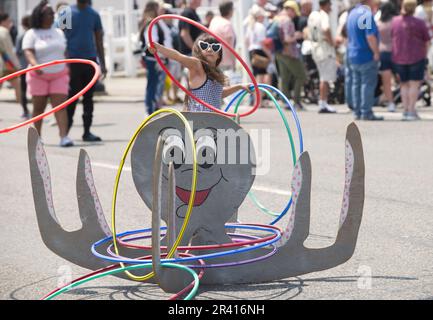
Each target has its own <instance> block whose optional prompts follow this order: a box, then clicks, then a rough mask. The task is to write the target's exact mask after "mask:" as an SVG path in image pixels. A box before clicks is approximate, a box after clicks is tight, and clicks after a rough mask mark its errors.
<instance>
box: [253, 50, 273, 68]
mask: <svg viewBox="0 0 433 320" xmlns="http://www.w3.org/2000/svg"><path fill="white" fill-rule="evenodd" d="M270 63H271V59H269V58H268V57H263V56H261V55H259V54H257V53H253V56H252V57H251V64H252V65H253V67H255V68H258V69H267V68H268V66H269V64H270Z"/></svg>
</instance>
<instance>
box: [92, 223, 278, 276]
mask: <svg viewBox="0 0 433 320" xmlns="http://www.w3.org/2000/svg"><path fill="white" fill-rule="evenodd" d="M226 228H232V229H237V228H239V229H248V230H259V231H269V232H273V233H276V234H277V237H275V238H274V239H272V240H268V241H265V242H263V243H260V244H256V245H254V246H249V247H246V248H240V249H232V250H227V251H223V252H215V253H209V254H203V255H198V256H194V257H189V258H171V256H169V255H167V258H166V259H161V262H164V263H166V262H169V263H177V262H187V261H195V260H199V259H203V260H205V259H212V258H219V257H224V256H228V255H232V254H237V253H242V252H248V251H252V250H255V249H259V248H263V247H266V246H268V245H271V244H273V243H276V242H277V241H278V240H279V239H280V238H281V230H280V229H279V228H277V227H275V226H269V225H258V224H244V225H241V224H233V225H226ZM144 231H145V232H149V231H152V228H148V229H144ZM125 234H128V235H130V234H131V232H127V233H122V234H119V235H116V236H115V237H112V236H108V237H105V238H104V239H101V240H99V241H97V242H95V243H94V244H93V245H92V248H91V251H92V253H93V255H94V256H96V257H98V258H101V259H103V260H106V261H110V262H114V263H127V264H143V262H151V261H150V260H149V261H147V260H143V259H129V258H124V257H123V258H122V257H120V256H119V253H118V251H117V252H116V255H117V256H119V258H117V257H116V258H115V257H112V256H107V255H104V254H101V253H99V252H98V251H97V250H96V248H98V247H99V246H101V245H103V244H105V243H107V242H109V241H112V239H114V238H117V237H121V236H124V235H125ZM113 244H114V242H113ZM236 263H239V262H236ZM149 278H150V277H149Z"/></svg>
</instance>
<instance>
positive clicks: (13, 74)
mask: <svg viewBox="0 0 433 320" xmlns="http://www.w3.org/2000/svg"><path fill="white" fill-rule="evenodd" d="M66 63H83V64H88V65H91V66H92V67H93V69H95V75H94V76H93V78H92V80H91V81H90V82H89V83H88V84H87V85H86V86H85V87H84V89H83V90H81V91H80V92H78V93H77V94H76V95H75V96H73V97H71V98H69V99H68V100H66V101H65V102H63V103H61V104H59V105H58V106H56V107H55V108H52V109H50V110H48V111H47V112H44V113H42V114H40V115H38V116H36V117H33V118H31V119H29V120H26V121H24V122H21V123H19V124H16V125H14V126H11V127H7V128H4V129H0V134H2V133H7V132H11V131H13V130H16V129H18V128H21V127H24V126H26V125H28V124H32V123H34V122H37V121H39V120H42V119H43V118H45V117H47V116H49V115H51V114H53V113H56V112H58V111H60V110H62V109H64V108H66V107H67V106H69V105H70V104H71V103H72V102H74V101H77V100H78V99H79V98H80V97H81V96H82V95H84V94H85V93H86V92H87V91H89V90H90V89H91V88H92V87H93V86H94V85H95V83H96V81H98V79H99V76H100V71H99V66H98V64H97V63H96V62H94V61H91V60H84V59H64V60H55V61H51V62H47V63H44V64H40V65H37V66H33V67H30V68H27V69H23V70H20V71H17V72H15V73H12V74H10V75H8V76H6V77H3V78H0V84H1V83H3V82H4V81H8V80H11V79H13V78H16V77H19V76H21V75H23V74H26V73H27V72H30V71H34V70H40V69H43V68H45V67H49V66H55V65H58V64H66Z"/></svg>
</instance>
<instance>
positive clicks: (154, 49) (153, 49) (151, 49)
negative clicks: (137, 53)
mask: <svg viewBox="0 0 433 320" xmlns="http://www.w3.org/2000/svg"><path fill="white" fill-rule="evenodd" d="M147 49H148V50H149V52H150V53H151V54H155V52H157V51H158V50H157V49H156V47H154V48H152V47H148V48H147Z"/></svg>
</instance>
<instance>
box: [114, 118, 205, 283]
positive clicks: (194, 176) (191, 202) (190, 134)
mask: <svg viewBox="0 0 433 320" xmlns="http://www.w3.org/2000/svg"><path fill="white" fill-rule="evenodd" d="M162 113H169V114H174V115H176V116H177V117H178V118H180V120H181V121H182V122H183V124H184V125H185V128H186V131H187V132H188V138H189V139H190V142H191V146H192V153H193V155H192V156H193V172H192V181H191V185H192V187H191V194H190V197H189V201H188V209H187V212H186V215H185V220H184V222H183V225H182V228H181V230H180V232H179V235H178V237H177V239H176V241H175V242H174V244H173V247H172V248H171V250H170V252H169V253H168V254H167V258H171V257H172V256H173V255H174V253H175V252H176V249H177V247H178V246H179V243H180V242H181V241H182V238H183V235H184V233H185V230H186V227H187V225H188V223H189V219H190V216H191V212H192V209H193V207H194V199H195V192H196V187H197V154H196V147H195V141H194V134H193V132H192V129H191V127H190V125H189V123H188V120H187V119H186V118H185V117H184V115H183V114H182V113H180V112H179V111H177V110H175V109H161V110H158V111H155V112H154V113H152V114H151V115H150V116H148V117H147V118H146V119H145V120H144V121H143V122H142V123H141V124H140V126H139V127H138V129H137V130H136V131H135V133H134V135H133V136H132V138H131V140H129V142H128V145H127V147H126V150H125V152H124V153H123V156H122V158H121V160H120V164H119V168H118V170H117V174H116V179H115V182H114V191H113V198H112V205H111V228H112V230H113V231H112V232H113V235H112V236H111V237H108V238H111V239H113V244H114V250H115V252H116V254H119V248H118V246H117V239H116V237H117V236H116V201H117V191H118V188H119V182H120V176H121V174H122V170H123V166H124V165H125V160H126V157H127V156H128V153H129V150H130V149H131V147H132V144H133V143H134V141H135V140H136V139H137V136H138V134H139V133H140V132H141V130H143V128H144V127H146V125H147V124H148V123H149V121H150V120H152V119H153V118H154V117H156V116H157V115H159V114H162ZM121 266H122V267H124V265H123V264H121ZM125 273H126V274H127V275H128V277H129V278H130V279H132V280H136V281H145V280H148V279H150V278H152V277H153V276H154V275H155V273H154V272H153V271H152V272H151V273H149V274H147V275H145V276H142V277H137V276H135V275H133V274H132V273H130V272H129V271H128V270H126V271H125Z"/></svg>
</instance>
